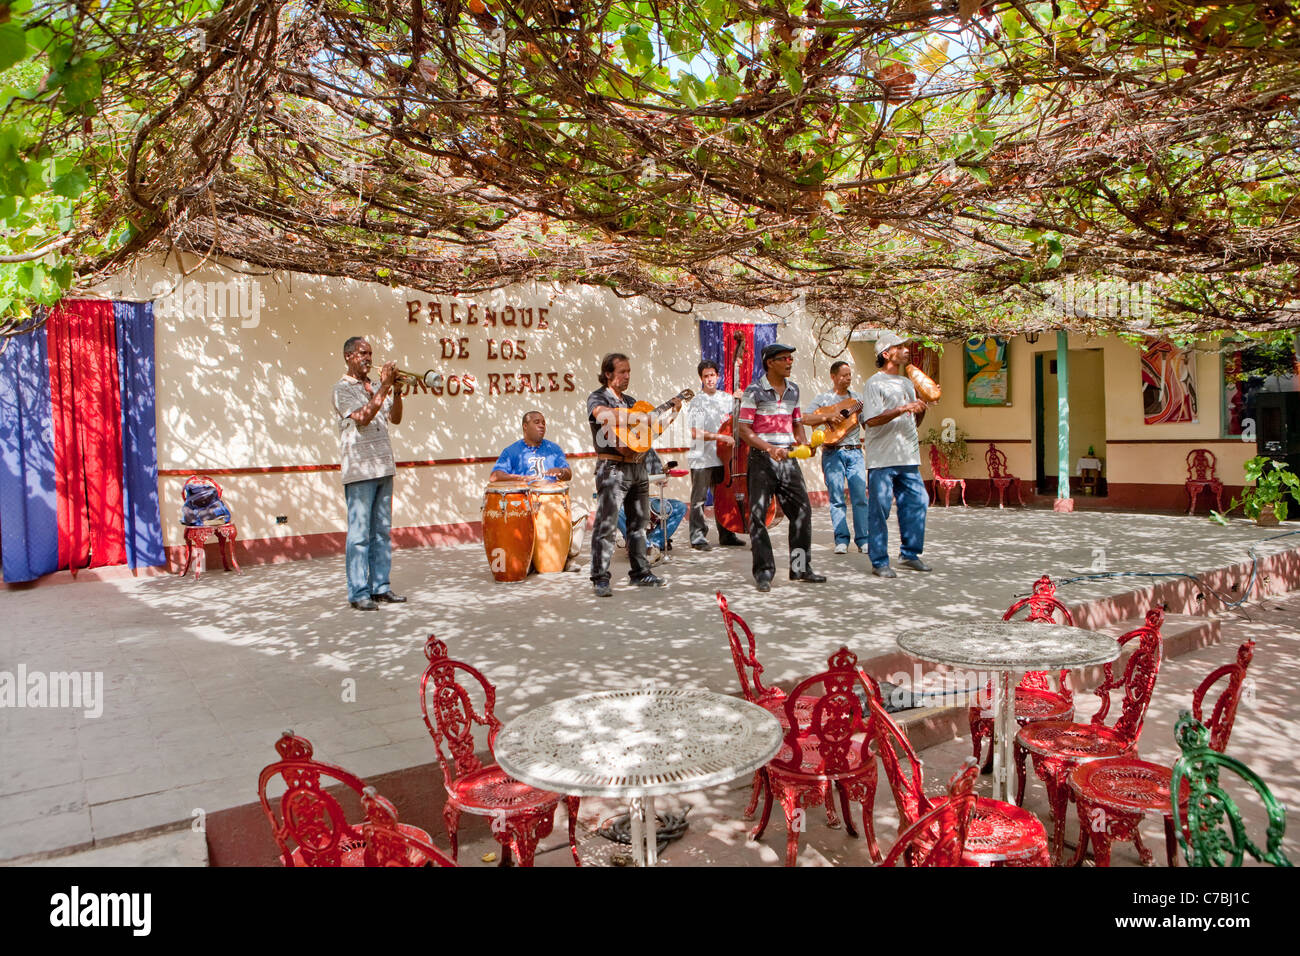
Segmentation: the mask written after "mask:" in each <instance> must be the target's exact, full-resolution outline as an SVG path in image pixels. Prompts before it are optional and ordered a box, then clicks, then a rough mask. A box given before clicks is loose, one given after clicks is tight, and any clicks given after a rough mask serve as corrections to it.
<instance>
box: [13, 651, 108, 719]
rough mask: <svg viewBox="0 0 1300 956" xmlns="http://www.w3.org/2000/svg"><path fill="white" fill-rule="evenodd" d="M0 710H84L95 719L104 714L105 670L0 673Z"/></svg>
mask: <svg viewBox="0 0 1300 956" xmlns="http://www.w3.org/2000/svg"><path fill="white" fill-rule="evenodd" d="M0 707H44V708H60V707H62V708H66V707H71V708H74V709H77V708H80V709H81V710H82V711H84V712H85V715H86V717H88V718H90V719H92V720H93V719H94V718H96V717H99V716H102V715H103V713H104V672H103V671H50V672H48V673H47V672H45V671H29V670H28V669H27V665H26V664H19V665H18V669H17V670H16V671H0Z"/></svg>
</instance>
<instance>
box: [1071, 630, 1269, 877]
mask: <svg viewBox="0 0 1300 956" xmlns="http://www.w3.org/2000/svg"><path fill="white" fill-rule="evenodd" d="M1254 654H1255V642H1254V641H1247V642H1246V643H1245V644H1242V645H1241V647H1239V648H1237V660H1236V662H1235V663H1232V664H1224V665H1223V666H1222V667H1219V668H1216V669H1215V670H1213V671H1211V672H1210V674H1209V676H1207V677H1206V678H1205V680H1203V681H1201V683H1200V685H1199V686H1198V687H1197V688H1196V690H1195V692H1194V693H1193V694H1192V715H1193V716H1194V717H1195V718H1196V719H1197V720H1198V721H1200V723H1202V724H1203V725H1205V726H1206V727H1207V728H1208V729H1209V732H1210V739H1209V744H1210V747H1211V748H1212V749H1214V750H1217V751H1218V752H1219V753H1223V752H1224V750H1226V749H1227V747H1228V737H1229V736H1230V735H1231V734H1232V725H1233V723H1234V722H1235V721H1236V719H1237V704H1238V703H1239V702H1240V700H1241V688H1242V685H1243V684H1244V683H1245V680H1246V669H1247V668H1248V667H1249V666H1250V661H1251V658H1252V657H1253V656H1254ZM1225 677H1226V678H1227V680H1228V682H1227V684H1225V685H1224V686H1223V689H1222V690H1221V691H1220V692H1219V696H1218V699H1217V700H1216V701H1215V702H1214V708H1213V710H1211V711H1210V716H1209V719H1208V720H1207V719H1206V718H1205V717H1204V712H1203V709H1202V705H1203V704H1204V702H1205V697H1206V695H1207V694H1208V693H1209V692H1210V690H1211V688H1213V686H1214V685H1215V684H1216V683H1218V682H1219V681H1221V680H1223V679H1224V678H1225ZM1172 776H1173V771H1172V770H1171V769H1170V768H1169V767H1162V766H1160V765H1159V764H1153V763H1148V762H1147V761H1145V760H1139V759H1137V758H1136V757H1110V758H1108V759H1105V760H1094V761H1091V762H1089V763H1085V764H1082V765H1081V766H1078V767H1076V768H1075V769H1074V770H1073V772H1071V774H1070V790H1071V791H1072V793H1073V795H1074V798H1075V802H1076V804H1077V806H1078V811H1079V848H1078V850H1077V851H1076V852H1075V855H1074V860H1073V861H1071V862H1072V864H1077V863H1079V862H1081V861H1082V860H1083V856H1084V853H1085V852H1086V851H1087V848H1088V845H1089V843H1091V844H1092V858H1093V861H1094V862H1095V863H1096V864H1097V866H1109V865H1110V847H1111V844H1112V843H1114V842H1115V841H1116V840H1119V841H1121V842H1125V843H1127V842H1132V843H1133V844H1134V845H1135V846H1136V847H1137V851H1138V856H1139V858H1140V859H1141V860H1142V863H1143V865H1145V866H1150V865H1151V862H1152V858H1151V851H1150V850H1148V849H1147V848H1146V846H1145V845H1143V843H1142V834H1141V833H1140V832H1139V829H1138V828H1139V826H1140V825H1141V823H1142V818H1143V816H1145V815H1146V814H1147V813H1149V812H1153V811H1154V812H1158V813H1160V814H1162V815H1163V816H1164V818H1165V859H1166V860H1167V861H1168V863H1169V865H1170V866H1177V865H1178V841H1177V838H1176V836H1175V834H1174V819H1173V806H1172V802H1171V800H1170V787H1171V779H1172ZM1187 798H1188V792H1187V791H1186V790H1184V791H1183V794H1182V800H1181V802H1182V803H1184V804H1186V802H1187Z"/></svg>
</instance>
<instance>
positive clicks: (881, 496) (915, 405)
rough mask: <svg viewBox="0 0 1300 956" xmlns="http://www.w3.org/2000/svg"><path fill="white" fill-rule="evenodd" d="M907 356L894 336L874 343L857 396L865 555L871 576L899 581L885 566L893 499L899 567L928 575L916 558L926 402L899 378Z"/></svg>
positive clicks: (920, 539)
mask: <svg viewBox="0 0 1300 956" xmlns="http://www.w3.org/2000/svg"><path fill="white" fill-rule="evenodd" d="M909 358H911V354H910V353H909V352H908V349H907V340H906V339H904V338H903V337H902V336H900V335H896V334H895V333H893V332H885V333H882V334H881V336H880V338H878V339H876V367H877V368H879V369H880V371H879V372H877V373H876V374H875V375H873V376H871V378H869V379H868V380H867V386H866V389H865V390H864V394H863V396H862V418H863V419H864V420H865V421H866V424H867V428H866V440H865V450H866V458H867V488H868V489H869V491H870V503H869V505H868V509H869V510H868V515H867V518H868V520H867V553H868V554H869V555H870V556H871V573H872V574H874V575H876V576H878V577H882V578H895V577H898V575H897V574H895V573H894V569H893V568H891V567H890V566H889V525H888V521H889V510H890V507H891V506H892V505H893V503H894V499H895V498H897V499H898V536H899V551H898V556H899V562H898V563H899V565H900V566H902V567H904V568H910V569H911V570H913V571H929V570H930V565H928V564H926V563H925V562H924V561H923V560H921V552H922V551H923V550H924V548H925V512H926V509H927V506H928V505H929V500H930V496H929V495H927V494H926V492H925V482H924V481H923V480H922V479H921V446H920V443H919V442H918V441H917V436H916V426H917V425H919V424H920V423H921V420H922V419H924V418H925V402H922V401H920V400H918V399H917V397H916V388H915V387H914V386H913V385H912V382H911V380H910V379H909V378H908V377H907V376H906V375H905V374H904V370H905V369H906V368H907V361H908V359H909Z"/></svg>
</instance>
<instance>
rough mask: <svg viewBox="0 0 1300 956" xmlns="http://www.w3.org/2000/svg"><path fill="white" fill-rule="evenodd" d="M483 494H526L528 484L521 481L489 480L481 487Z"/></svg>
mask: <svg viewBox="0 0 1300 956" xmlns="http://www.w3.org/2000/svg"><path fill="white" fill-rule="evenodd" d="M483 493H484V494H485V495H488V494H497V495H510V494H527V493H528V485H527V483H526V482H522V481H489V482H488V483H487V487H486V488H484V489H483Z"/></svg>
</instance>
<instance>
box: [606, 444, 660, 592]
mask: <svg viewBox="0 0 1300 956" xmlns="http://www.w3.org/2000/svg"><path fill="white" fill-rule="evenodd" d="M624 508H626V509H627V527H628V529H629V531H628V534H627V556H628V560H629V561H631V563H632V570H631V572H629V574H628V577H629V578H631V579H632V580H633V581H636V580H638V579H640V578H644V577H646V576H647V575H649V574H650V573H651V571H650V561H649V559H648V558H647V557H646V541H645V527H646V524H647V523H648V522H649V520H650V482H649V481H648V480H647V476H646V468H645V462H641V461H638V462H619V461H610V460H608V459H604V458H602V459H600V460H598V461H597V462H596V525H595V527H594V528H592V531H591V583H592V584H608V583H609V562H610V559H611V558H613V556H614V529H615V528H617V527H618V519H619V517H620V513H621V512H622V510H623V509H624Z"/></svg>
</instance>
